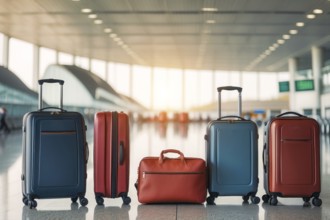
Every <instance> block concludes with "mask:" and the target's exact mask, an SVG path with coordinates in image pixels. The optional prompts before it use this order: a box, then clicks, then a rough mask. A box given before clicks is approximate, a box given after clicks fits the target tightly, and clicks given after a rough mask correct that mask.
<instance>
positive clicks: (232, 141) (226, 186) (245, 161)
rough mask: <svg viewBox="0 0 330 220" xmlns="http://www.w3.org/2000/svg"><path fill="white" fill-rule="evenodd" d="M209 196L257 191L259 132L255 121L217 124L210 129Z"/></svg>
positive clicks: (213, 124) (228, 121)
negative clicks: (211, 194)
mask: <svg viewBox="0 0 330 220" xmlns="http://www.w3.org/2000/svg"><path fill="white" fill-rule="evenodd" d="M207 137H208V138H207V152H206V155H207V164H208V168H209V192H210V193H217V194H218V195H220V196H234V195H242V196H245V195H248V194H249V193H252V194H253V193H254V194H255V193H256V192H257V190H258V130H257V126H256V124H255V123H254V122H252V121H237V120H232V121H230V120H223V121H222V120H219V121H217V120H215V121H212V122H210V123H209V125H208V129H207Z"/></svg>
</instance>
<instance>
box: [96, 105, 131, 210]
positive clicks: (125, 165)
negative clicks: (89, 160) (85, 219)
mask: <svg viewBox="0 0 330 220" xmlns="http://www.w3.org/2000/svg"><path fill="white" fill-rule="evenodd" d="M129 159H130V158H129V120H128V116H127V114H125V113H123V112H98V113H96V114H95V118H94V192H95V199H96V202H97V204H98V205H102V204H103V202H104V199H103V197H107V198H117V197H122V199H123V202H124V204H129V203H130V202H131V199H130V197H128V196H127V193H128V188H129V187H128V185H129Z"/></svg>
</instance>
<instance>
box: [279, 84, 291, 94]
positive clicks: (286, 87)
mask: <svg viewBox="0 0 330 220" xmlns="http://www.w3.org/2000/svg"><path fill="white" fill-rule="evenodd" d="M278 87H279V90H280V92H289V91H290V84H289V81H283V82H278Z"/></svg>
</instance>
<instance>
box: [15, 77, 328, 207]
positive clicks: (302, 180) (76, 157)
mask: <svg viewBox="0 0 330 220" xmlns="http://www.w3.org/2000/svg"><path fill="white" fill-rule="evenodd" d="M43 83H59V84H60V85H61V86H60V88H61V102H60V103H61V104H60V108H55V110H49V109H48V108H43V107H42V85H43ZM63 84H64V81H63V80H57V79H44V80H39V85H40V92H39V110H38V111H34V112H30V113H27V114H26V115H25V116H24V118H23V166H22V176H21V179H22V192H23V202H24V204H25V205H27V206H29V207H30V208H35V207H36V206H37V202H36V200H35V199H42V198H66V197H68V198H71V200H72V202H76V201H77V200H78V199H79V201H80V204H81V205H82V206H86V205H87V204H88V200H87V198H85V193H86V178H87V170H86V165H87V162H88V156H89V149H88V144H87V141H86V134H85V133H86V125H85V122H84V119H83V117H82V115H81V114H80V113H77V112H67V111H65V110H64V109H63V103H62V100H63ZM223 90H237V91H238V94H239V105H238V106H239V114H238V115H237V116H236V115H234V116H233V115H229V116H224V117H222V116H221V92H222V91H223ZM218 92H219V105H220V106H219V118H218V119H217V120H214V121H211V122H210V123H209V124H208V126H207V129H206V135H205V136H204V138H205V141H206V161H205V160H204V159H202V158H189V157H185V156H184V154H183V153H182V152H180V151H178V150H175V149H168V150H164V151H162V152H160V155H159V157H150V156H149V157H145V158H143V159H142V160H141V161H140V164H139V167H138V180H137V182H136V184H135V186H136V188H137V194H138V200H139V202H140V203H143V204H145V203H204V202H205V201H207V203H208V204H215V199H216V197H218V196H242V198H243V201H244V202H248V200H249V199H251V202H252V203H254V204H258V203H259V202H260V198H259V197H257V196H256V194H257V192H258V185H259V179H258V138H259V135H258V129H257V126H256V124H255V123H254V122H252V121H250V120H246V119H244V118H242V117H240V115H241V111H242V108H241V93H242V88H240V87H231V86H228V87H219V88H218ZM128 124H129V119H128V116H127V115H126V114H125V113H122V112H98V113H96V114H95V119H94V192H95V199H96V202H97V204H98V205H102V204H103V203H104V198H117V197H121V198H122V199H123V203H124V204H129V203H130V202H131V199H130V197H129V196H128V189H129V176H130V170H129V167H130V158H129V157H130V152H129V151H130V146H129V144H130V141H129V126H128ZM319 145H320V143H319V125H318V123H317V122H316V121H315V120H314V119H312V118H307V117H305V116H303V115H300V114H297V113H295V112H288V113H285V114H282V115H279V116H278V117H275V118H273V119H272V120H270V121H269V122H268V124H267V126H266V129H265V133H264V147H263V153H262V156H263V168H264V188H265V191H266V195H264V196H263V197H262V199H263V201H264V202H268V203H269V204H271V205H276V204H277V197H302V198H303V200H304V201H305V203H304V205H308V204H309V203H308V202H309V200H310V199H311V198H313V200H312V203H313V205H315V206H321V204H322V200H321V199H319V195H320V191H321V186H320V151H319ZM168 153H174V154H176V155H178V157H177V158H172V157H167V156H166V155H167V154H168ZM207 190H208V193H209V197H207Z"/></svg>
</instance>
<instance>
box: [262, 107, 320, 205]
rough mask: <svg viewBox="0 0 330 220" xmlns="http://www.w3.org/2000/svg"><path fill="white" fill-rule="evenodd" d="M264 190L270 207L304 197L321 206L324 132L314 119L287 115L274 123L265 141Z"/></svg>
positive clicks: (288, 113)
mask: <svg viewBox="0 0 330 220" xmlns="http://www.w3.org/2000/svg"><path fill="white" fill-rule="evenodd" d="M263 153H264V154H263V159H264V160H263V161H264V188H265V191H266V194H265V195H264V196H263V197H262V199H263V201H264V202H269V204H270V205H276V204H277V202H278V201H277V197H302V198H303V200H304V202H305V203H304V206H309V205H310V204H309V200H310V198H312V197H314V198H313V200H312V203H313V205H315V206H321V204H322V200H321V199H319V195H320V192H321V180H320V130H319V124H318V123H317V121H316V120H315V119H313V118H308V117H306V116H303V115H300V114H298V113H296V112H286V113H283V114H281V115H278V116H276V117H275V118H273V119H272V120H270V121H269V122H268V124H267V126H266V131H265V138H264V152H263Z"/></svg>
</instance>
